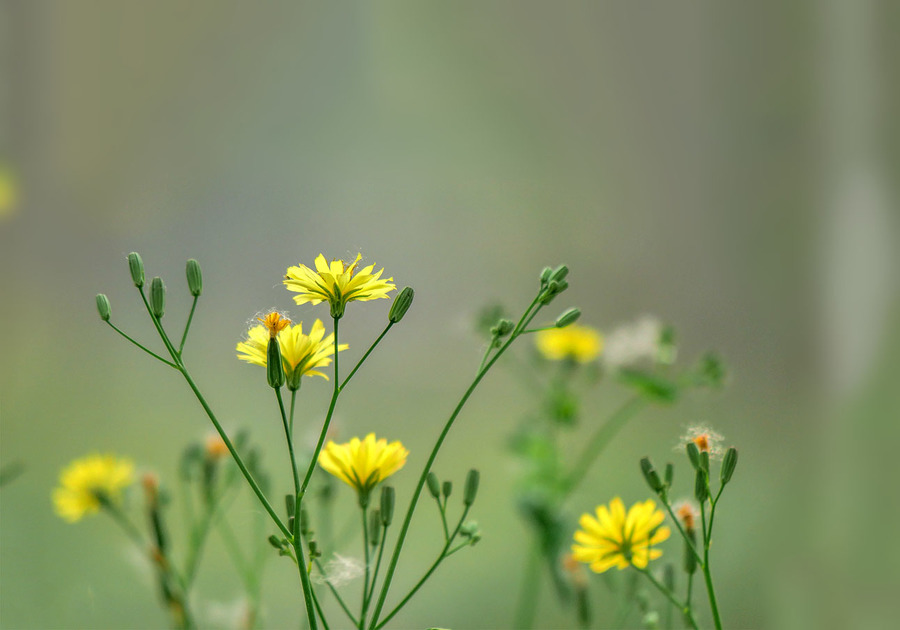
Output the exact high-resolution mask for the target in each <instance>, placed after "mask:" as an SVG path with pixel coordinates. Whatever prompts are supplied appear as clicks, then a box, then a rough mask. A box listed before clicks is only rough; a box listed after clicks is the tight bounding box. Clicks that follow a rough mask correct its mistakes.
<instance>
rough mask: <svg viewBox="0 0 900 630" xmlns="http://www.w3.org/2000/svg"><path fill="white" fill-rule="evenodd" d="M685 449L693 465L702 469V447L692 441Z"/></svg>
mask: <svg viewBox="0 0 900 630" xmlns="http://www.w3.org/2000/svg"><path fill="white" fill-rule="evenodd" d="M685 450H686V451H687V455H688V459H689V460H691V466H693V467H694V470H699V469H700V448H699V447H698V446H697V445H696V444H695V443H694V442H693V440H692V441H690V442H688V443H687V445H686V446H685Z"/></svg>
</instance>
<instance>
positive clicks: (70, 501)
mask: <svg viewBox="0 0 900 630" xmlns="http://www.w3.org/2000/svg"><path fill="white" fill-rule="evenodd" d="M132 481H134V464H133V463H132V462H131V460H128V459H116V458H115V457H114V456H112V455H90V456H88V457H84V458H82V459H76V460H75V461H74V462H72V463H71V464H69V465H68V466H67V467H66V468H65V469H64V470H63V471H62V473H61V474H60V476H59V483H60V487H58V488H56V489H55V490H54V491H53V505H54V506H55V508H56V513H57V514H59V515H60V516H61V517H62V518H64V519H65V520H67V521H69V522H70V523H74V522H76V521H78V520H81V518H82V517H83V516H84V515H85V514H93V513H95V512H97V511H98V510H99V509H100V507H101V505H102V504H103V503H105V502H109V503H111V504H117V503H121V501H122V490H123V489H124V488H126V487H128V486H129V485H131V483H132Z"/></svg>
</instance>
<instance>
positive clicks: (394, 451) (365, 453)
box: [319, 433, 409, 496]
mask: <svg viewBox="0 0 900 630" xmlns="http://www.w3.org/2000/svg"><path fill="white" fill-rule="evenodd" d="M407 455H409V451H407V450H406V449H405V448H403V444H401V443H400V442H391V443H390V444H388V441H387V440H386V439H384V438H381V439H380V440H376V439H375V434H374V433H370V434H369V435H367V436H366V437H365V439H363V440H360V439H359V438H353V439H352V440H350V441H349V442H347V443H346V444H335V443H334V442H332V441H329V442H328V444H326V445H325V448H324V449H322V452H321V453H319V466H321V467H322V468H324V469H325V470H326V471H327V472H329V473H331V474H332V475H334V476H335V477H337V478H338V479H340V480H341V481H343V482H345V483H347V484H349V485H351V486H353V487H354V488H356V490H357V491H358V492H359V493H360V495H361V496H367V495H368V493H369V491H370V490H371V489H372V488H374V487H375V486H376V485H377V484H378V483H379V482H381V481H384V480H385V479H387V478H388V477H390V476H391V475H393V474H394V473H395V472H397V471H398V470H400V469H401V468H403V465H404V464H405V463H406V457H407Z"/></svg>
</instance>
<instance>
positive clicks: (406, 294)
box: [388, 287, 416, 324]
mask: <svg viewBox="0 0 900 630" xmlns="http://www.w3.org/2000/svg"><path fill="white" fill-rule="evenodd" d="M415 296H416V292H415V291H413V290H412V287H404V288H403V290H402V291H400V293H399V294H398V295H397V297H395V298H394V303H393V304H391V310H390V312H388V320H390V321H391V323H393V324H396V323H397V322H399V321H400V320H401V319H403V316H404V315H406V311H408V310H409V307H410V306H411V305H412V303H413V298H414V297H415Z"/></svg>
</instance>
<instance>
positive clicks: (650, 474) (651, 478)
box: [641, 457, 665, 493]
mask: <svg viewBox="0 0 900 630" xmlns="http://www.w3.org/2000/svg"><path fill="white" fill-rule="evenodd" d="M641 472H642V473H644V479H646V480H647V485H649V486H650V489H651V490H653V492H656V493H659V492H660V491H661V490H662V489H663V488H664V487H665V486H663V482H662V480H661V479H660V478H659V474H657V472H656V469H655V468H653V464H651V463H650V458H649V457H642V458H641Z"/></svg>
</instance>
